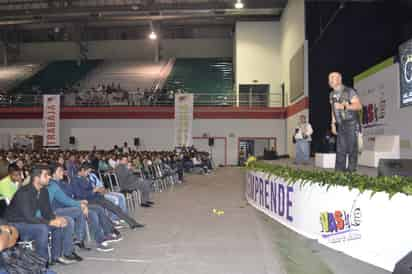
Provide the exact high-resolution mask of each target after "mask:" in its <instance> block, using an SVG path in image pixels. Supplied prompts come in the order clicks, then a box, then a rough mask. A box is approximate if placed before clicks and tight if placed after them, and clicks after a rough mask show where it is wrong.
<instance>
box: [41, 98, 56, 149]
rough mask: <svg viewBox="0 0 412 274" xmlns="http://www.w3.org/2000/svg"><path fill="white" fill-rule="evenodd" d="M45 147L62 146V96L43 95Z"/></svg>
mask: <svg viewBox="0 0 412 274" xmlns="http://www.w3.org/2000/svg"><path fill="white" fill-rule="evenodd" d="M43 146H44V147H49V148H57V147H59V146H60V95H43Z"/></svg>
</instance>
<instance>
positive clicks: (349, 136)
mask: <svg viewBox="0 0 412 274" xmlns="http://www.w3.org/2000/svg"><path fill="white" fill-rule="evenodd" d="M329 86H330V87H331V88H332V89H333V90H332V92H331V93H330V95H329V101H330V104H331V108H332V124H331V130H332V133H333V134H335V135H337V136H338V138H337V144H336V163H335V170H337V171H349V172H354V171H356V167H357V165H358V133H359V130H360V128H359V127H360V124H359V117H358V111H359V110H361V109H362V105H361V103H360V100H359V96H358V94H357V93H356V91H355V90H354V89H352V88H349V87H346V86H344V85H343V84H342V75H341V74H340V73H339V72H332V73H330V74H329ZM347 156H348V165H346V157H347Z"/></svg>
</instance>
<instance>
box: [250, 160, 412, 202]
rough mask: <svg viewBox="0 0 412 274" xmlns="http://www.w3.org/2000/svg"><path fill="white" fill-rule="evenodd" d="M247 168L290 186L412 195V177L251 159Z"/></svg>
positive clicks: (391, 195)
mask: <svg viewBox="0 0 412 274" xmlns="http://www.w3.org/2000/svg"><path fill="white" fill-rule="evenodd" d="M246 168H247V169H248V170H252V171H261V172H265V173H268V174H271V175H274V176H276V177H281V178H283V179H284V180H286V182H287V183H288V184H293V183H299V184H300V185H306V184H319V185H321V186H326V187H327V188H328V189H329V187H331V186H346V187H348V188H349V190H352V189H353V188H356V189H358V190H359V191H360V192H361V193H362V192H364V191H365V190H370V191H372V195H371V197H372V196H373V195H374V194H375V193H377V192H386V193H388V194H389V197H390V198H392V197H393V195H395V194H397V193H404V194H406V195H412V177H400V176H392V177H370V176H366V175H359V174H356V173H343V172H330V171H324V170H302V169H297V168H293V167H289V166H279V165H273V164H269V163H264V162H259V161H255V159H249V160H248V161H247V162H246Z"/></svg>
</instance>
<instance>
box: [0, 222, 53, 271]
mask: <svg viewBox="0 0 412 274" xmlns="http://www.w3.org/2000/svg"><path fill="white" fill-rule="evenodd" d="M18 238H19V232H18V231H17V229H16V228H15V227H14V226H11V225H9V224H8V223H7V221H6V220H5V219H1V218H0V257H1V259H0V274H9V273H19V274H26V273H27V274H31V273H39V274H40V273H41V274H56V273H55V272H54V271H51V270H49V269H47V261H46V260H45V259H41V258H36V262H35V263H33V260H32V259H31V258H33V257H34V256H38V255H37V254H33V251H31V250H27V249H23V248H20V247H19V246H17V245H16V242H17V239H18ZM15 256H18V260H17V261H15ZM28 258H30V259H28ZM10 261H11V262H10Z"/></svg>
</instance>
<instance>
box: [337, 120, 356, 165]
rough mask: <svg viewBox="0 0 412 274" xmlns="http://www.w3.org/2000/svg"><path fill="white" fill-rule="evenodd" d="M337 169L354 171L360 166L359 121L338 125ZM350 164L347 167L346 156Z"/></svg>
mask: <svg viewBox="0 0 412 274" xmlns="http://www.w3.org/2000/svg"><path fill="white" fill-rule="evenodd" d="M337 131H338V132H337V133H338V139H337V143H336V163H335V170H336V171H344V172H347V171H348V172H354V171H356V168H357V166H358V122H357V121H347V122H342V123H340V124H338V125H337ZM347 156H348V166H347V167H346V157H347Z"/></svg>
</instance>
